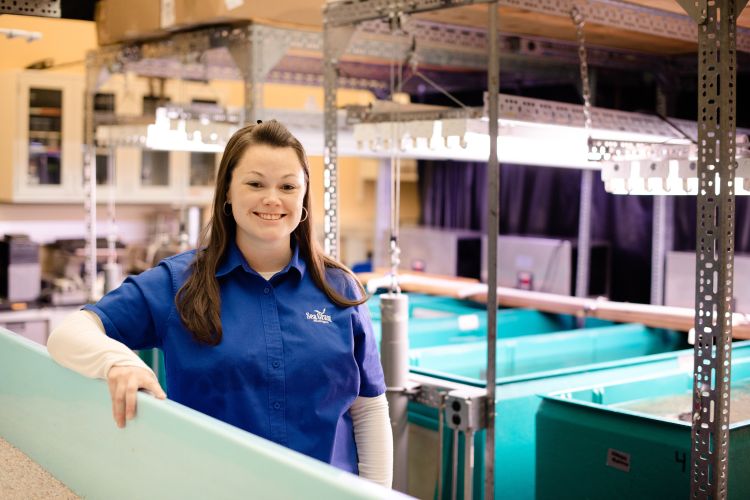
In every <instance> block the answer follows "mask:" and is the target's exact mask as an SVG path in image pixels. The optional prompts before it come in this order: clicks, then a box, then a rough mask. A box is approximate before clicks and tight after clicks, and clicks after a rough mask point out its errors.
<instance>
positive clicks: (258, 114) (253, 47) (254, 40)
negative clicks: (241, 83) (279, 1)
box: [245, 24, 267, 122]
mask: <svg viewBox="0 0 750 500" xmlns="http://www.w3.org/2000/svg"><path fill="white" fill-rule="evenodd" d="M249 29H250V51H249V56H250V62H249V66H248V68H249V71H248V74H249V75H250V86H251V88H250V89H248V88H247V87H246V88H245V92H246V95H248V94H249V97H250V99H251V102H252V105H253V106H252V109H251V113H252V117H251V120H252V121H253V122H254V121H256V120H258V119H260V120H264V119H265V116H264V114H263V109H264V107H265V106H264V103H263V82H264V81H265V79H266V76H267V75H266V71H264V64H263V63H264V61H263V58H264V54H265V52H266V51H265V48H266V47H265V44H264V39H263V37H262V36H261V35H260V34H259V30H260V28H259V26H258V25H256V24H252V25H250V28H249ZM245 84H246V85H247V81H246V82H245Z"/></svg>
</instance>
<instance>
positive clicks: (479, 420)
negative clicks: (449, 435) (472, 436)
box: [445, 389, 487, 432]
mask: <svg viewBox="0 0 750 500" xmlns="http://www.w3.org/2000/svg"><path fill="white" fill-rule="evenodd" d="M486 402H487V393H486V392H485V391H484V390H476V391H475V390H464V389H458V390H455V391H451V392H449V393H448V396H447V397H446V400H445V418H446V422H448V427H450V428H451V429H458V430H459V431H463V432H467V431H477V430H480V429H484V428H485V427H486V426H487V422H486V415H487V411H486V408H485V405H486Z"/></svg>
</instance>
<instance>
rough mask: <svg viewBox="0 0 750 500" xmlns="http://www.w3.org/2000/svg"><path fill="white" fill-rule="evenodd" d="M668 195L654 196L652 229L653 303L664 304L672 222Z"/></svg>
mask: <svg viewBox="0 0 750 500" xmlns="http://www.w3.org/2000/svg"><path fill="white" fill-rule="evenodd" d="M670 204H671V199H670V198H669V197H668V196H664V195H661V196H654V214H653V227H652V230H651V303H652V304H654V305H663V304H664V264H665V258H666V254H667V247H668V246H671V241H672V240H671V238H670V237H668V233H669V231H668V230H667V226H668V225H669V224H671V217H669V216H668V214H669V205H670Z"/></svg>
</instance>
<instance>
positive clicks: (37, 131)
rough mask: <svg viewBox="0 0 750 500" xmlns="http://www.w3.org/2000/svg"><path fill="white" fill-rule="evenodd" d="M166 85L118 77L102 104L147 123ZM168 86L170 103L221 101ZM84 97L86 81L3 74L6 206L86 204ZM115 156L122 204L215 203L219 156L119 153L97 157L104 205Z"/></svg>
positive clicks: (0, 150) (1, 167)
mask: <svg viewBox="0 0 750 500" xmlns="http://www.w3.org/2000/svg"><path fill="white" fill-rule="evenodd" d="M161 85H162V83H161V82H160V81H158V80H151V81H149V80H148V79H144V78H139V77H135V76H132V75H115V76H113V77H112V78H110V79H108V80H107V82H106V83H105V84H104V85H103V86H102V87H101V88H100V89H98V92H99V95H98V96H97V99H100V101H101V102H104V103H107V102H109V103H110V104H113V105H112V106H111V107H112V108H114V113H115V114H116V115H117V116H125V117H130V118H133V117H144V113H149V112H151V113H153V110H152V109H148V108H150V107H152V105H153V104H154V100H155V99H153V98H151V96H152V95H153V94H159V95H161V93H162V88H161ZM163 85H164V87H163V94H164V95H165V96H166V98H167V100H168V101H170V102H174V103H190V102H191V101H192V100H204V101H221V100H222V94H221V93H219V92H217V91H216V89H213V88H211V87H210V86H208V85H205V84H199V83H196V82H180V81H176V80H175V81H172V80H170V81H166V82H164V84H163ZM84 91H85V85H84V77H83V75H82V74H61V73H55V72H49V71H18V70H15V71H3V72H0V109H1V110H2V112H3V113H2V119H0V202H19V203H82V202H83V197H84V192H85V190H84V186H83V146H84V144H83V142H84V103H85V101H84ZM100 101H97V102H100ZM220 104H225V103H222V102H220ZM95 122H96V120H95ZM110 154H111V157H112V158H113V159H114V165H113V167H114V168H113V170H114V182H115V190H114V193H115V200H116V202H117V203H139V204H170V205H181V204H203V205H205V204H209V203H210V202H211V197H212V194H213V186H214V179H215V173H216V170H218V168H217V167H218V161H219V158H220V155H218V154H213V153H188V152H178V151H154V150H149V149H141V148H137V147H117V148H114V149H113V150H112V151H110V150H108V149H106V148H99V149H98V150H97V168H96V174H95V175H96V177H97V184H98V185H99V188H98V190H97V195H98V196H97V197H98V202H99V203H106V201H107V199H108V197H109V188H108V186H107V184H108V182H109V181H108V177H109V175H108V174H109V172H108V162H109V156H110Z"/></svg>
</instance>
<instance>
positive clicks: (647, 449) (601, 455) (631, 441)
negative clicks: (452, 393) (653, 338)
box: [536, 343, 750, 500]
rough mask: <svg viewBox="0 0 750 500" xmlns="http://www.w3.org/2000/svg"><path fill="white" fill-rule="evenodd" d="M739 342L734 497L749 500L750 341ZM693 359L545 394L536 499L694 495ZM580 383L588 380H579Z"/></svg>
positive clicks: (732, 440)
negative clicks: (673, 367) (624, 378)
mask: <svg viewBox="0 0 750 500" xmlns="http://www.w3.org/2000/svg"><path fill="white" fill-rule="evenodd" d="M743 344H744V346H743V347H738V345H737V344H735V347H734V352H733V358H734V359H733V362H732V389H731V403H730V427H729V484H728V498H730V499H736V500H740V499H747V498H750V479H748V476H747V471H748V470H749V469H750V352H749V351H750V347H748V346H747V344H746V343H743ZM692 369H693V366H692V364H689V363H686V364H685V366H683V367H682V368H681V369H676V370H670V371H666V372H664V371H662V372H659V371H654V372H653V373H651V374H649V375H647V376H644V377H640V378H637V379H632V380H629V381H624V382H623V381H620V382H617V383H606V382H604V381H601V383H596V384H593V385H589V386H587V387H583V388H577V389H575V390H564V391H558V392H555V393H553V394H550V395H548V396H545V397H544V398H543V401H542V404H541V406H540V408H539V412H538V414H537V445H536V446H537V455H536V456H537V468H536V474H537V498H538V499H540V500H542V499H555V500H564V499H571V500H572V499H576V500H578V499H582V498H589V499H607V500H611V499H623V500H624V499H631V498H638V499H650V498H653V499H666V498H679V499H682V498H689V497H690V447H691V436H690V433H691V424H690V419H691V406H692V387H693V376H692ZM578 387H581V386H578Z"/></svg>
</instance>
